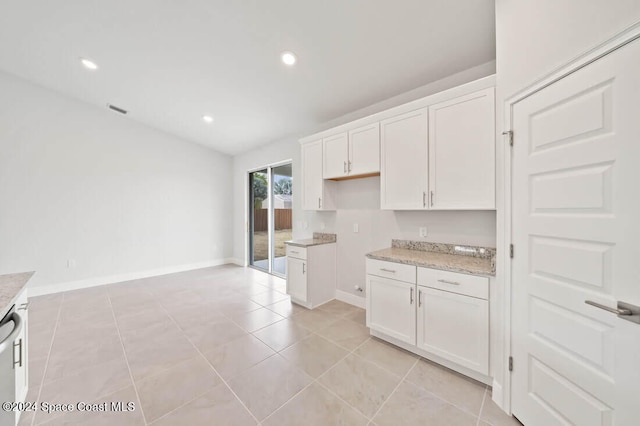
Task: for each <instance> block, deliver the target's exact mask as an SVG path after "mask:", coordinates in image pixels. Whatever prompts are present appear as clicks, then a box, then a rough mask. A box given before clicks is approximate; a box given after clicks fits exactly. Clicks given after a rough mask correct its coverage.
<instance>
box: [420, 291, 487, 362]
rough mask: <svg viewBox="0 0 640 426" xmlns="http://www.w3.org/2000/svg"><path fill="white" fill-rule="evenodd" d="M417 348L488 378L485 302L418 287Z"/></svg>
mask: <svg viewBox="0 0 640 426" xmlns="http://www.w3.org/2000/svg"><path fill="white" fill-rule="evenodd" d="M417 346H418V348H420V349H423V350H425V351H427V352H431V353H433V354H435V355H438V356H441V357H443V358H446V359H448V360H450V361H453V362H455V363H456V364H460V365H462V366H464V367H467V368H470V369H472V370H475V371H477V372H479V373H482V374H489V302H488V301H487V300H482V299H477V298H475V297H470V296H463V295H460V294H455V293H450V292H447V291H443V290H436V289H433V288H429V287H423V286H418V336H417Z"/></svg>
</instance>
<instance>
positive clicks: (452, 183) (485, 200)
mask: <svg viewBox="0 0 640 426" xmlns="http://www.w3.org/2000/svg"><path fill="white" fill-rule="evenodd" d="M494 123H495V95H494V88H493V87H491V88H488V89H484V90H480V91H478V92H475V93H470V94H468V95H465V96H460V97H458V98H455V99H450V100H448V101H445V102H441V103H439V104H435V105H432V106H430V107H429V191H430V194H429V195H430V207H431V208H432V209H494V208H495V193H496V190H495V187H496V183H495V174H496V169H495V124H494Z"/></svg>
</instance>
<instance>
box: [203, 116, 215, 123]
mask: <svg viewBox="0 0 640 426" xmlns="http://www.w3.org/2000/svg"><path fill="white" fill-rule="evenodd" d="M202 120H203V121H204V122H205V123H213V117H212V116H210V115H203V116H202Z"/></svg>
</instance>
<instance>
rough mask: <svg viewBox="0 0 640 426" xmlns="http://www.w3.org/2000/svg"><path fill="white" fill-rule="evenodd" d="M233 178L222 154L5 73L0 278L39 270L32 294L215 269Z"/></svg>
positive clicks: (0, 103) (1, 86) (224, 241)
mask: <svg viewBox="0 0 640 426" xmlns="http://www.w3.org/2000/svg"><path fill="white" fill-rule="evenodd" d="M133 113H134V114H135V112H133ZM230 175H231V158H230V157H228V156H225V155H222V154H218V153H216V152H215V151H212V150H210V149H207V148H204V147H202V146H199V145H196V144H193V143H189V142H186V141H183V140H180V139H177V138H176V137H173V136H170V135H168V134H166V133H162V132H159V131H156V130H153V129H151V128H149V127H145V126H143V125H141V124H137V123H135V122H134V121H132V120H129V119H127V118H126V117H123V116H120V115H118V114H117V113H114V112H111V111H108V110H106V108H105V109H100V108H96V107H93V106H89V105H87V104H84V103H80V102H78V101H75V100H71V99H69V98H65V97H63V96H61V95H59V94H57V93H54V92H52V91H49V90H45V89H43V88H40V87H37V86H34V85H32V84H30V83H27V82H25V81H23V80H20V79H17V78H15V77H13V76H9V75H8V74H4V73H0V273H10V272H17V271H29V270H35V271H36V272H37V273H36V275H35V276H34V278H33V279H32V281H31V286H32V287H34V288H35V287H39V288H37V289H36V290H35V291H34V294H35V293H44V292H49V291H53V290H55V289H59V288H68V287H69V286H71V287H81V286H85V285H93V284H99V283H105V282H113V281H117V280H119V279H125V278H130V277H134V276H140V275H145V274H149V273H162V272H167V271H172V270H177V269H184V268H189V267H194V266H202V265H207V264H211V263H215V262H222V261H223V260H224V259H225V258H227V257H230V256H231V254H232V241H231V232H230V226H229V223H230V221H231V217H232V213H233V212H232V209H231V200H232V199H233V197H232V192H231V188H230V187H229V185H228V179H229V176H230ZM68 260H72V261H75V267H71V268H68V267H67V263H68ZM65 285H66V286H67V287H65ZM41 286H48V287H47V288H43V287H41Z"/></svg>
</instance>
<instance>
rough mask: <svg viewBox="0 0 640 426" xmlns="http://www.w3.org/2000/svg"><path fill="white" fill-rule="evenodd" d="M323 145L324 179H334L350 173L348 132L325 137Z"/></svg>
mask: <svg viewBox="0 0 640 426" xmlns="http://www.w3.org/2000/svg"><path fill="white" fill-rule="evenodd" d="M322 147H323V156H322V162H323V168H322V177H323V178H324V179H333V178H340V177H344V176H347V175H348V174H349V170H348V160H349V139H348V137H347V132H344V133H340V134H337V135H335V136H331V137H328V138H324V139H323V140H322Z"/></svg>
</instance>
